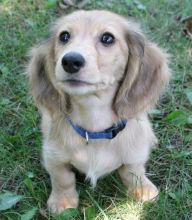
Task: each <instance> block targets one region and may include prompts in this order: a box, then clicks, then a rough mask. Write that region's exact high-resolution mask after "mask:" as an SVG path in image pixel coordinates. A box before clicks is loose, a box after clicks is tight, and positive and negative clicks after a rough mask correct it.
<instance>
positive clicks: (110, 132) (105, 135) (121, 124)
mask: <svg viewBox="0 0 192 220" xmlns="http://www.w3.org/2000/svg"><path fill="white" fill-rule="evenodd" d="M67 120H68V122H69V124H70V125H71V126H72V128H73V129H74V130H75V131H76V132H77V133H78V134H79V135H80V136H81V137H83V138H85V139H86V143H87V144H88V142H89V139H113V138H114V137H116V135H117V134H118V133H119V132H120V131H122V130H123V129H124V128H125V126H126V124H127V119H121V120H119V121H118V122H117V123H116V124H114V125H113V126H112V127H110V128H107V129H105V130H104V131H99V132H91V131H87V130H85V129H84V128H82V127H80V126H78V125H76V124H74V123H73V121H72V120H71V119H70V118H69V117H67Z"/></svg>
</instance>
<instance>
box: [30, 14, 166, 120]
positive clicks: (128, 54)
mask: <svg viewBox="0 0 192 220" xmlns="http://www.w3.org/2000/svg"><path fill="white" fill-rule="evenodd" d="M29 72H30V79H31V84H32V91H33V95H34V97H35V100H36V101H37V103H39V104H41V105H46V107H47V108H49V109H52V110H54V108H55V109H56V108H57V109H60V108H61V106H65V105H66V103H65V101H66V97H65V98H64V96H65V95H66V94H67V95H69V96H70V95H88V94H93V93H97V92H98V91H100V90H105V89H109V88H110V87H112V86H116V88H118V89H117V92H116V96H115V97H114V101H113V108H114V110H115V111H116V112H117V114H118V115H119V116H120V117H130V116H133V115H135V114H137V113H138V112H142V111H146V110H147V109H148V108H149V107H150V106H151V105H152V104H154V102H155V101H156V100H157V98H158V96H159V93H160V91H161V90H162V88H163V86H164V85H165V84H166V82H167V81H168V78H169V74H168V67H167V65H166V56H165V54H164V53H163V52H162V51H161V50H160V49H159V48H158V47H156V46H155V45H152V44H150V43H148V42H147V41H146V40H145V39H144V37H143V35H142V34H141V33H140V31H139V29H138V28H137V25H136V24H134V23H131V22H127V21H126V20H125V19H124V18H122V17H120V16H118V15H116V14H114V13H111V12H106V11H78V12H74V13H72V14H70V15H68V16H66V17H62V18H60V19H59V20H58V21H57V22H56V23H55V24H54V26H53V28H52V35H51V38H50V39H49V40H48V41H47V42H45V43H43V44H42V45H40V46H38V47H36V48H35V49H34V50H33V52H32V59H31V62H30V65H29ZM53 103H54V104H53Z"/></svg>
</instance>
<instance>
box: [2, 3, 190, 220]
mask: <svg viewBox="0 0 192 220" xmlns="http://www.w3.org/2000/svg"><path fill="white" fill-rule="evenodd" d="M0 2H1V5H0V27H1V32H0V42H1V45H0V94H1V99H0V112H1V114H0V123H1V126H0V189H1V194H4V193H5V192H7V191H9V192H12V193H15V194H16V195H23V197H22V199H21V200H20V202H18V203H17V204H16V205H15V206H13V207H11V208H10V209H6V210H4V211H1V212H0V219H1V220H4V219H6V220H13V219H14V220H16V219H38V220H39V219H79V220H101V219H109V220H118V219H119V220H120V219H121V220H136V219H137V220H138V219H145V220H150V219H151V220H162V219H163V220H166V219H167V220H177V219H179V220H180V219H182V220H189V219H192V213H191V210H192V185H191V183H192V157H191V155H192V154H191V150H192V148H191V147H192V122H191V116H192V111H191V105H192V103H190V99H189V98H190V97H189V94H190V93H189V90H190V89H192V57H190V55H189V53H188V50H189V49H191V48H192V42H191V41H190V40H189V39H187V38H186V37H185V36H184V35H183V31H182V29H183V24H181V22H180V21H179V20H178V18H179V17H182V18H183V17H185V16H189V15H191V14H190V13H191V1H190V0H183V1H178V0H170V1H165V0H159V1H158V2H157V1H153V0H140V3H139V1H131V0H120V1H115V0H110V1H101V0H98V1H94V0H91V1H90V4H88V5H87V6H86V7H87V8H88V9H93V8H99V9H100V8H104V9H109V10H112V11H115V12H117V13H119V14H122V15H124V16H132V17H134V18H135V19H136V20H138V21H139V22H140V23H141V25H142V27H143V29H144V30H145V33H146V34H147V36H148V37H149V38H150V39H152V40H153V41H155V42H157V43H158V44H159V45H161V46H162V47H164V48H166V49H167V50H168V51H169V53H170V54H171V63H170V65H171V68H172V70H173V73H174V75H173V78H172V82H171V85H170V88H169V90H168V91H167V93H166V94H165V95H164V96H163V98H162V99H161V102H160V104H159V106H158V111H157V110H156V111H155V112H154V113H153V114H152V115H151V117H152V121H153V125H154V129H155V132H156V134H157V136H158V138H159V142H160V143H159V148H157V149H155V150H154V151H153V153H152V155H151V159H150V161H149V163H148V167H147V170H148V176H149V177H150V179H151V180H152V181H153V182H154V183H155V184H156V185H157V186H158V188H159V189H160V195H159V199H158V200H157V201H156V202H154V203H148V204H142V203H136V202H134V201H133V200H132V199H131V198H128V197H127V195H126V191H125V188H124V187H123V185H122V183H121V181H120V179H119V177H118V175H117V174H116V173H113V174H111V175H110V176H108V177H106V178H104V179H103V180H100V181H99V182H98V185H97V187H96V189H95V190H92V189H91V188H90V186H89V184H87V183H85V182H84V177H82V176H80V175H78V183H77V189H78V192H79V194H80V206H79V208H78V210H71V211H68V212H66V214H65V216H63V217H57V218H56V217H52V216H50V214H49V213H48V212H47V210H46V207H45V204H46V199H47V198H48V195H49V192H50V180H49V177H48V175H47V174H46V172H45V170H44V168H43V167H42V165H41V161H40V151H41V150H40V146H41V135H40V132H39V129H38V124H39V117H38V114H37V109H36V108H35V107H34V105H33V102H32V99H31V97H30V96H29V94H28V85H27V80H26V78H25V76H24V75H23V73H24V67H25V65H26V63H27V59H26V54H27V51H28V50H29V48H30V47H31V46H32V45H34V44H35V43H36V42H38V41H40V40H41V39H43V37H46V36H47V34H48V27H49V24H50V22H52V21H53V20H54V19H55V18H56V17H57V16H58V14H60V13H61V11H59V10H58V7H57V5H56V4H54V2H55V1H53V0H52V1H50V0H49V1H43V0H34V1H32V0H27V1H23V0H17V1H12V0H1V1H0ZM143 6H144V7H143ZM190 91H191V90H190ZM186 94H188V98H187V95H186ZM1 202H2V201H1V198H0V204H1ZM0 206H1V205H0ZM30 212H31V217H30V215H29V214H30ZM26 213H27V214H28V218H27V217H26V215H25V216H24V214H26ZM32 216H33V217H32ZM24 217H25V218H24Z"/></svg>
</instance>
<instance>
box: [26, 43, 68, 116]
mask: <svg viewBox="0 0 192 220" xmlns="http://www.w3.org/2000/svg"><path fill="white" fill-rule="evenodd" d="M27 73H28V75H29V81H30V86H31V91H32V95H33V98H34V100H35V102H36V104H37V106H38V107H44V108H46V109H47V110H49V111H50V112H52V113H53V112H55V111H63V110H64V108H65V104H66V102H65V97H64V95H62V94H60V93H59V92H58V91H57V90H56V88H55V87H54V85H53V82H52V80H51V74H53V73H54V51H53V48H51V42H50V41H47V42H45V43H43V44H41V45H40V46H37V47H35V48H33V49H32V50H31V58H30V62H29V65H28V69H27Z"/></svg>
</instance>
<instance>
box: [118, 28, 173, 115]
mask: <svg viewBox="0 0 192 220" xmlns="http://www.w3.org/2000/svg"><path fill="white" fill-rule="evenodd" d="M126 39H127V44H128V48H129V56H128V62H127V67H126V71H125V74H124V77H123V79H122V81H121V83H120V87H119V90H118V91H117V94H116V97H115V100H114V109H115V111H116V112H117V115H118V116H119V117H125V118H129V117H135V116H136V115H138V114H139V113H142V112H146V111H148V110H149V109H150V108H152V107H153V106H154V105H155V103H156V102H157V100H158V98H159V96H160V94H161V92H162V90H163V88H164V87H165V85H166V84H167V83H168V81H169V78H170V71H169V68H168V65H167V57H168V56H167V54H166V53H164V52H163V51H162V50H161V49H160V48H158V47H157V46H156V45H155V44H153V43H150V42H148V41H147V40H145V38H144V37H143V36H142V35H141V34H140V33H137V32H134V31H129V32H128V33H127V35H126Z"/></svg>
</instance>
